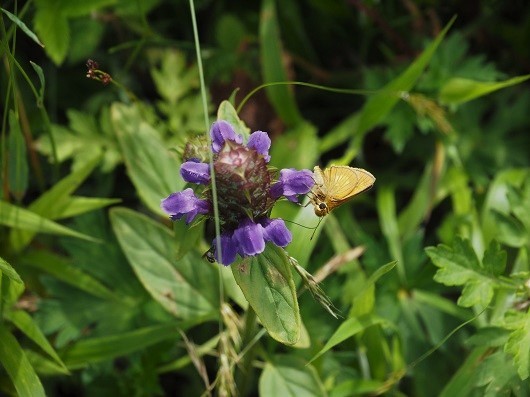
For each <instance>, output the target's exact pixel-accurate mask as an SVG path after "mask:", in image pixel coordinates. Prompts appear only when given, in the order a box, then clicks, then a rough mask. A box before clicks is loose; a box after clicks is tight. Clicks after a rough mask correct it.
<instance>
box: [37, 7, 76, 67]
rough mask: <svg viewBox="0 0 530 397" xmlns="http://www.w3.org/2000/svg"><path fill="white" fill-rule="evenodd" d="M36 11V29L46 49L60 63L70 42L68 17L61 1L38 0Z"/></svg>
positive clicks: (54, 60) (57, 63) (53, 59)
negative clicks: (63, 10)
mask: <svg viewBox="0 0 530 397" xmlns="http://www.w3.org/2000/svg"><path fill="white" fill-rule="evenodd" d="M36 3H37V4H36V5H37V7H36V8H37V10H36V12H35V22H34V23H35V30H36V31H37V33H38V35H39V36H40V38H41V40H42V42H43V43H44V50H45V51H46V53H47V54H48V56H49V57H50V58H51V59H52V61H53V62H54V63H55V64H56V65H59V64H61V63H62V62H63V61H64V59H65V58H66V54H67V52H68V46H69V44H70V29H69V27H68V19H67V17H66V16H65V15H64V13H63V12H62V9H61V3H62V2H59V1H44V0H41V1H38V2H36Z"/></svg>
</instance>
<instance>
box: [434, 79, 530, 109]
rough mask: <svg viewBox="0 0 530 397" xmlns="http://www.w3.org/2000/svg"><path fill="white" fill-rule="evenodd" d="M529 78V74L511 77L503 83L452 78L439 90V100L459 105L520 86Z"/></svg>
mask: <svg viewBox="0 0 530 397" xmlns="http://www.w3.org/2000/svg"><path fill="white" fill-rule="evenodd" d="M529 78H530V74H527V75H524V76H517V77H512V78H511V79H508V80H504V81H498V82H495V81H476V80H471V79H463V78H460V77H454V78H452V79H451V80H449V81H448V82H447V83H445V84H444V86H443V87H442V88H441V89H440V93H439V96H438V98H439V100H440V101H441V102H443V103H446V104H449V105H456V104H461V103H464V102H468V101H471V100H473V99H476V98H479V97H481V96H484V95H488V94H491V93H492V92H495V91H497V90H500V89H503V88H506V87H511V86H513V85H516V84H520V83H522V82H523V81H526V80H528V79H529Z"/></svg>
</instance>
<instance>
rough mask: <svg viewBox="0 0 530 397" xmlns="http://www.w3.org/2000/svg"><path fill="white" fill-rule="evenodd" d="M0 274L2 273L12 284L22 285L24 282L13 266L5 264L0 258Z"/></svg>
mask: <svg viewBox="0 0 530 397" xmlns="http://www.w3.org/2000/svg"><path fill="white" fill-rule="evenodd" d="M0 272H2V274H5V275H6V276H7V277H9V278H10V279H11V280H13V281H14V282H16V283H19V284H24V282H23V281H22V279H21V278H20V276H19V275H18V273H17V272H16V270H15V269H14V268H13V266H11V265H10V264H9V263H7V262H6V261H5V260H4V259H3V258H0Z"/></svg>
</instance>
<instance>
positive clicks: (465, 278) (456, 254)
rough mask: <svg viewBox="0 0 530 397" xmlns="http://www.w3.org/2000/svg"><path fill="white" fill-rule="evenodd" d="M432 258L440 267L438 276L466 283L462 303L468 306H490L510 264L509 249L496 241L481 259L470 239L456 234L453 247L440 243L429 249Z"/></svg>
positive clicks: (446, 281) (451, 282) (447, 282)
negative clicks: (499, 277)
mask: <svg viewBox="0 0 530 397" xmlns="http://www.w3.org/2000/svg"><path fill="white" fill-rule="evenodd" d="M425 251H426V253H427V255H428V256H429V257H430V258H431V260H432V262H433V263H434V264H435V265H436V266H437V267H439V269H438V271H437V272H436V274H435V276H434V279H435V280H436V281H437V282H439V283H443V284H445V285H463V286H464V290H463V291H462V295H461V296H460V298H459V299H458V304H459V305H460V306H464V307H471V306H473V305H479V306H481V307H485V306H487V305H488V304H489V303H490V301H491V299H492V298H493V292H494V289H495V288H496V287H498V286H499V284H500V281H499V280H498V279H497V276H499V275H500V274H501V273H502V272H503V271H504V266H505V265H506V252H505V251H501V250H500V247H499V245H498V243H496V242H495V241H492V243H491V244H490V246H489V248H488V249H487V250H486V252H485V253H484V259H483V262H482V263H481V262H479V260H478V258H477V256H476V254H475V252H474V251H473V248H472V247H471V245H470V243H469V241H467V240H462V239H460V238H456V239H455V240H454V242H453V247H448V246H446V245H443V244H440V245H438V247H436V248H435V247H427V248H426V249H425Z"/></svg>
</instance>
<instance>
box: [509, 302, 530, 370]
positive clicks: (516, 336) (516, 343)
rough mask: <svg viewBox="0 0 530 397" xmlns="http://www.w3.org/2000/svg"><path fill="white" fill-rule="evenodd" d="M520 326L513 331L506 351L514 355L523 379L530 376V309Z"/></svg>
mask: <svg viewBox="0 0 530 397" xmlns="http://www.w3.org/2000/svg"><path fill="white" fill-rule="evenodd" d="M518 325H519V327H518V328H517V329H515V330H514V331H512V333H511V334H510V336H509V338H508V342H507V343H506V345H505V346H504V351H506V352H507V353H510V354H511V355H512V356H513V359H514V363H515V366H516V367H517V373H518V374H519V376H520V377H521V379H523V380H525V379H528V376H530V311H528V312H527V313H526V314H525V315H524V317H522V320H521V321H520V322H519V324H518Z"/></svg>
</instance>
